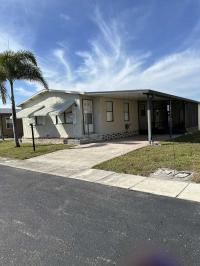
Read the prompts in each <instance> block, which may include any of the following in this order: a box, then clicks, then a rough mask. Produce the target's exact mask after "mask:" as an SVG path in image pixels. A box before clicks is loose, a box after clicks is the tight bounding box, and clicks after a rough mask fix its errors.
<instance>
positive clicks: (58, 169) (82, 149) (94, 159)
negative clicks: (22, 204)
mask: <svg viewBox="0 0 200 266" xmlns="http://www.w3.org/2000/svg"><path fill="white" fill-rule="evenodd" d="M146 145H148V142H147V141H146V140H144V139H142V137H137V138H136V137H135V138H127V139H123V140H116V141H106V142H97V143H90V144H84V145H79V146H75V147H73V148H71V149H66V150H60V151H56V152H53V153H49V154H46V155H42V156H37V157H34V158H31V159H27V160H13V159H12V160H11V159H5V158H1V160H0V163H1V164H4V165H9V166H14V167H18V168H23V169H27V170H32V171H38V172H44V173H49V174H55V175H61V176H70V175H73V174H76V173H79V172H82V171H83V170H86V169H90V168H91V167H92V166H94V165H96V164H98V163H101V162H103V161H107V160H109V159H112V158H114V157H116V156H120V155H122V154H125V153H127V152H130V151H132V150H136V149H139V148H141V147H144V146H146Z"/></svg>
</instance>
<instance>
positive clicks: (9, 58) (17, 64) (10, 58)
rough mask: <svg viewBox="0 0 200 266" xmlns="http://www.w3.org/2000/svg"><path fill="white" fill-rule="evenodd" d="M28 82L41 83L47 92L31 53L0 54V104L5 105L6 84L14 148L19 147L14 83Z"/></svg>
mask: <svg viewBox="0 0 200 266" xmlns="http://www.w3.org/2000/svg"><path fill="white" fill-rule="evenodd" d="M15 80H28V81H36V82H39V83H41V84H42V85H43V86H44V88H45V89H47V90H48V84H47V82H46V81H45V79H44V78H43V76H42V72H41V70H40V69H39V67H38V66H37V61H36V58H35V56H34V54H33V53H32V52H29V51H18V52H13V51H9V50H8V51H5V52H3V53H0V94H1V98H2V102H3V103H6V98H7V95H8V91H7V87H6V83H9V85H10V100H11V106H12V120H13V134H14V139H15V146H16V147H20V144H19V139H18V132H17V119H16V109H15V97H14V81H15Z"/></svg>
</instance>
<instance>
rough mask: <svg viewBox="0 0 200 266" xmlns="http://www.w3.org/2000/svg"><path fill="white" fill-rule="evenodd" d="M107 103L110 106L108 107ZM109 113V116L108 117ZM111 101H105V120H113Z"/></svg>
mask: <svg viewBox="0 0 200 266" xmlns="http://www.w3.org/2000/svg"><path fill="white" fill-rule="evenodd" d="M108 104H111V106H110V107H111V108H109V107H108ZM110 115H111V117H109V116H110ZM113 121H114V115H113V101H106V122H113Z"/></svg>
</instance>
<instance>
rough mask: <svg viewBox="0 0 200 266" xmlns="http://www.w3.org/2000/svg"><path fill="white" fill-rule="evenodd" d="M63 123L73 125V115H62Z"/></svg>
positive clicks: (70, 113)
mask: <svg viewBox="0 0 200 266" xmlns="http://www.w3.org/2000/svg"><path fill="white" fill-rule="evenodd" d="M64 123H65V124H72V123H73V114H72V112H69V113H64Z"/></svg>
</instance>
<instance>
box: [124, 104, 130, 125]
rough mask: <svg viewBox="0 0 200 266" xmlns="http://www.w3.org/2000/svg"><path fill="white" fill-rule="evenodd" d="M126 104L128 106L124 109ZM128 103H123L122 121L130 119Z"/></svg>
mask: <svg viewBox="0 0 200 266" xmlns="http://www.w3.org/2000/svg"><path fill="white" fill-rule="evenodd" d="M126 106H127V107H128V109H127V110H126ZM129 107H130V105H129V103H127V102H126V103H124V121H126V122H128V121H130V108H129Z"/></svg>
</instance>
